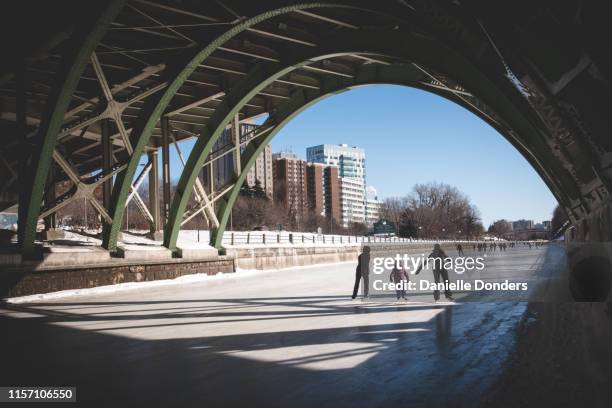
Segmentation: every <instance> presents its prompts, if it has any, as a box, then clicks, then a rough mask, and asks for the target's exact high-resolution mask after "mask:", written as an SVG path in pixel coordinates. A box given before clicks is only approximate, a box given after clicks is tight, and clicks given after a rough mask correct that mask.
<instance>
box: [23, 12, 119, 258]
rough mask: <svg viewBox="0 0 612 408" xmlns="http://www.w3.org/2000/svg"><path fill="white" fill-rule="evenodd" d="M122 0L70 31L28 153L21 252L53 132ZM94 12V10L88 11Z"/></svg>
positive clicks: (32, 226)
mask: <svg viewBox="0 0 612 408" xmlns="http://www.w3.org/2000/svg"><path fill="white" fill-rule="evenodd" d="M125 1H126V0H112V1H109V2H102V3H98V4H103V6H102V7H101V9H100V10H95V11H99V13H98V15H97V16H96V20H95V21H91V20H90V19H83V21H82V23H83V24H82V25H79V27H77V29H76V30H75V32H74V33H73V35H72V40H73V41H74V43H73V44H72V47H70V49H69V51H67V53H66V55H64V56H63V58H62V65H61V67H60V69H59V71H58V73H57V77H56V79H55V81H56V82H55V85H54V88H53V90H52V93H51V95H50V97H49V98H48V102H47V104H46V110H45V113H44V114H43V117H42V120H41V124H40V127H39V131H38V136H37V138H38V139H37V147H36V150H35V152H34V153H33V156H32V164H33V165H34V166H35V168H34V169H33V171H32V174H31V180H32V189H31V193H30V197H29V199H28V202H27V203H19V205H26V207H27V210H26V211H25V212H24V214H25V220H19V221H20V222H23V221H25V224H24V225H23V227H22V229H21V230H22V236H21V237H20V241H21V252H22V253H23V255H25V256H30V255H32V253H33V251H34V240H35V238H36V225H37V223H38V217H39V215H40V209H41V204H42V200H43V194H44V188H45V182H46V180H47V174H48V173H49V168H50V166H51V160H52V154H53V149H54V148H55V145H56V142H57V135H58V134H59V131H60V128H61V126H62V123H63V121H64V114H65V113H66V110H67V109H68V106H69V104H70V100H71V98H72V95H73V93H74V91H75V90H76V88H77V85H78V83H79V80H80V78H81V75H82V74H83V71H84V70H85V68H86V66H87V64H88V63H89V57H90V56H91V54H92V52H94V50H95V49H96V46H97V45H98V43H99V42H100V40H101V39H102V37H103V36H104V33H105V32H106V29H107V27H108V26H109V25H110V24H111V22H112V21H113V20H114V19H115V17H116V16H117V14H118V13H119V11H120V10H121V8H122V7H123V5H124V3H125ZM92 14H95V13H92Z"/></svg>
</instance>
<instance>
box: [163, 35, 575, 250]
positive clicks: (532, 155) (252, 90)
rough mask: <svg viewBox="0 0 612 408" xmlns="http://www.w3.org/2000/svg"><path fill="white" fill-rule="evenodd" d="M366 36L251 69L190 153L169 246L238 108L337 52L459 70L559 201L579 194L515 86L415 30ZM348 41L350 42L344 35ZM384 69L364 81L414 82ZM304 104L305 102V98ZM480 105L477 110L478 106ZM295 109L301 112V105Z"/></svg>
mask: <svg viewBox="0 0 612 408" xmlns="http://www.w3.org/2000/svg"><path fill="white" fill-rule="evenodd" d="M361 34H362V37H361V38H357V36H355V35H352V36H351V37H350V41H351V42H352V43H353V44H354V45H351V46H349V45H348V42H346V43H343V41H342V40H343V39H338V38H336V39H334V40H330V43H328V44H327V53H325V52H322V50H318V52H319V54H316V55H319V56H312V57H310V58H305V57H303V59H302V60H301V62H300V61H299V60H293V61H292V60H291V59H286V60H285V61H284V62H283V63H281V64H276V65H274V64H266V65H264V64H262V65H260V66H258V67H256V68H255V69H253V70H252V72H251V73H250V74H249V75H248V76H247V77H246V78H244V79H243V80H242V82H241V83H240V84H239V85H238V86H237V87H236V88H235V89H234V90H233V92H232V93H231V94H230V96H229V97H228V98H227V100H226V101H225V104H224V106H223V107H222V109H221V110H219V111H218V112H215V117H214V120H213V121H212V122H211V123H212V126H209V127H207V128H206V129H205V130H204V131H203V133H202V136H204V137H201V138H200V139H199V140H198V141H197V143H196V145H195V146H194V148H193V150H192V152H191V154H190V157H189V161H188V165H187V166H186V168H185V171H184V172H183V174H182V175H181V179H180V181H179V185H178V190H177V193H176V195H175V198H174V200H173V204H172V209H171V215H170V218H169V222H168V224H167V225H166V231H165V232H166V233H165V239H164V244H165V245H166V246H167V247H168V248H170V249H175V247H176V240H177V237H178V231H179V229H180V223H181V217H182V214H183V212H184V210H185V208H186V204H187V201H188V199H189V195H190V193H191V189H192V187H193V184H194V181H195V179H196V177H197V174H198V173H199V171H200V168H201V166H202V164H203V163H204V161H205V158H206V157H207V156H208V154H209V153H210V151H211V149H212V146H213V145H214V143H215V142H216V141H217V140H218V138H219V136H220V134H221V132H222V130H223V129H224V128H225V127H226V125H227V124H228V123H229V121H230V120H231V117H232V116H233V114H235V113H236V112H237V111H239V110H240V108H241V107H242V106H244V104H246V103H247V102H248V100H249V99H250V97H251V96H253V95H254V94H256V93H257V92H258V91H259V90H261V89H263V88H264V87H265V86H267V85H268V84H270V83H271V82H272V81H274V80H275V79H278V78H279V77H281V76H282V75H284V74H285V73H287V72H289V71H290V70H292V69H294V68H296V67H300V66H303V65H305V64H308V63H309V62H311V61H314V60H317V59H322V58H323V59H324V58H331V57H333V55H334V53H336V54H342V53H364V54H369V55H385V56H390V57H393V58H396V59H398V60H402V61H411V62H410V63H408V65H410V64H412V67H417V68H418V69H415V70H414V71H415V72H416V73H418V72H419V69H420V68H419V65H414V62H415V61H416V62H417V64H422V65H423V66H424V67H427V69H433V70H434V71H435V72H441V73H443V74H445V75H446V74H449V73H450V74H455V75H454V76H453V80H456V82H457V83H459V84H461V86H463V87H464V88H466V89H468V90H470V91H472V92H474V94H475V95H477V96H478V98H480V99H481V100H482V101H483V102H484V103H485V104H486V105H488V106H491V107H492V108H493V111H494V112H495V113H496V114H498V115H499V117H500V118H503V120H504V121H505V122H506V123H508V125H507V128H508V129H507V131H505V132H502V133H503V134H504V136H505V137H506V138H508V140H510V142H511V143H512V144H513V145H514V146H515V147H517V149H519V151H520V152H521V153H522V154H523V156H524V157H526V159H527V160H528V161H529V162H530V163H531V164H532V166H533V167H534V168H535V169H536V171H537V172H538V173H539V174H540V175H541V176H542V178H543V179H544V181H545V182H546V183H547V185H548V186H549V187H550V189H551V191H552V192H553V194H554V195H555V196H556V197H557V198H558V199H559V200H560V201H562V202H563V201H564V200H563V198H564V197H565V196H566V195H567V196H570V197H576V196H579V191H578V189H577V187H576V186H575V185H574V184H573V183H572V180H571V177H569V175H568V174H565V172H566V170H565V169H564V168H563V167H562V166H561V165H560V164H559V163H557V162H556V161H555V160H554V157H553V156H552V155H551V154H549V152H548V146H547V145H546V144H545V142H544V140H545V137H546V135H545V133H546V131H545V129H543V127H542V126H541V123H540V121H539V119H538V117H536V116H535V115H534V112H533V111H532V110H531V108H530V107H529V105H528V104H527V101H526V100H525V99H524V97H523V96H522V95H520V93H519V92H518V91H517V90H516V89H514V88H506V89H500V86H499V84H498V83H496V82H494V79H491V78H488V77H487V75H486V74H485V73H484V72H482V71H481V70H479V69H478V67H477V65H476V64H474V63H473V62H472V61H469V60H468V59H466V58H465V57H463V56H462V55H460V54H458V53H456V52H454V51H453V50H451V49H449V48H448V47H446V46H445V45H444V44H442V43H440V42H437V41H435V40H432V39H427V38H424V37H422V36H418V35H414V36H412V35H411V34H413V33H411V32H404V31H402V30H399V31H396V32H394V33H393V34H391V38H394V39H395V41H390V38H386V39H387V40H389V41H380V33H377V34H379V35H378V36H373V35H370V34H369V33H367V32H364V33H361ZM373 38H376V40H374V41H372V39H373ZM399 38H401V40H402V41H401V43H402V45H403V47H402V48H398V47H393V48H392V47H390V46H388V45H387V44H398V43H400V42H399V41H398V39H399ZM334 41H335V42H337V45H333V44H331V43H332V42H334ZM345 41H349V40H348V39H345ZM334 47H335V49H334ZM382 70H384V67H383V68H380V67H378V68H377V69H374V70H372V71H369V72H366V73H363V75H364V77H362V78H361V79H360V81H362V83H363V84H366V83H369V82H372V83H376V82H377V81H378V82H380V83H383V82H384V83H398V84H403V85H406V84H407V82H410V81H409V80H408V79H407V78H402V77H401V75H399V74H398V72H395V73H394V75H395V76H393V75H391V76H390V77H389V78H385V79H384V80H383V79H381V78H378V77H377V76H376V75H378V74H379V73H380V72H382ZM403 74H404V75H405V74H406V71H404V72H403ZM368 75H370V76H372V75H373V77H371V78H368ZM368 81H369V82H368ZM358 84H359V82H356V83H353V84H345V86H344V88H347V87H348V86H350V85H353V86H354V85H358ZM336 90H337V91H339V90H341V89H340V88H338V89H336ZM330 92H331V91H330ZM303 103H304V104H306V102H303ZM475 109H476V110H478V109H477V108H475ZM294 110H296V112H297V111H298V110H299V107H298V108H296V109H294ZM480 115H481V116H482V117H485V119H486V116H487V115H486V114H483V112H480ZM288 116H291V117H292V115H291V114H288ZM274 118H275V115H272V116H271V117H270V119H269V121H274V120H276V119H274ZM489 119H490V120H493V119H492V118H491V117H489ZM493 121H495V120H493ZM266 123H267V124H264V126H272V123H275V122H269V123H268V122H266ZM276 124H278V123H276ZM272 132H273V133H272V135H273V134H275V132H274V131H272ZM269 138H270V136H268V137H267V140H269ZM261 149H262V145H260V144H259V143H255V144H252V146H251V147H248V148H247V150H246V151H245V152H244V153H243V155H244V156H245V157H244V160H243V163H242V168H243V170H244V171H243V173H242V174H241V175H240V176H239V177H236V178H235V183H234V186H235V187H234V189H233V190H232V192H231V193H230V195H229V196H228V198H227V199H225V200H223V201H222V202H221V204H220V206H219V213H220V214H221V219H220V222H221V223H222V225H223V226H224V223H226V222H227V208H231V205H233V202H234V201H235V198H236V196H237V189H239V188H240V187H239V186H240V185H241V184H242V182H243V181H244V177H245V176H246V173H245V172H247V171H248V168H249V167H250V165H252V161H253V160H254V158H255V157H256V156H257V154H258V153H259V151H260V150H261ZM566 204H567V202H566ZM222 230H223V228H222V226H221V225H220V227H219V228H218V229H217V230H216V231H213V232H212V234H211V244H213V245H215V246H217V247H220V246H221V236H222Z"/></svg>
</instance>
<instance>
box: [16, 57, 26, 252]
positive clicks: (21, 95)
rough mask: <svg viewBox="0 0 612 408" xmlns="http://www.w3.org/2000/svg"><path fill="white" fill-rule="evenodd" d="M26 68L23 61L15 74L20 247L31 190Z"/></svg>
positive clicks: (18, 236) (18, 233)
mask: <svg viewBox="0 0 612 408" xmlns="http://www.w3.org/2000/svg"><path fill="white" fill-rule="evenodd" d="M25 75H26V66H25V62H24V61H23V60H22V63H21V64H20V66H19V68H18V69H17V71H16V72H15V77H16V80H17V100H16V110H15V114H16V128H17V134H18V135H19V167H18V168H19V172H18V175H17V177H18V179H17V181H18V182H19V206H18V210H17V211H18V213H17V216H18V220H17V239H18V242H19V245H23V240H24V233H25V227H26V219H27V210H28V199H29V189H28V188H27V186H28V183H29V180H28V176H27V175H28V164H27V161H28V157H29V154H28V150H29V146H28V140H27V132H28V128H27V124H26V115H27V112H26V95H25V87H26V78H25Z"/></svg>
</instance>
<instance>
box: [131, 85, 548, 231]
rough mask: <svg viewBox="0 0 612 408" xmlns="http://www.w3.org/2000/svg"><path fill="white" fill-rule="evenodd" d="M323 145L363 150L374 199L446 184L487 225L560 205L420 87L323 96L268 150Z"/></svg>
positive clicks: (460, 115)
mask: <svg viewBox="0 0 612 408" xmlns="http://www.w3.org/2000/svg"><path fill="white" fill-rule="evenodd" d="M322 143H335V144H337V143H347V144H349V145H354V146H359V147H362V148H364V149H365V151H366V172H367V184H368V185H369V186H374V187H375V188H376V190H377V191H378V197H379V199H384V198H386V197H391V196H404V195H406V194H407V193H409V192H410V191H411V190H412V187H413V186H414V184H416V183H426V182H430V181H438V182H444V183H448V184H451V185H453V186H455V187H457V188H458V189H459V190H461V191H462V192H464V193H465V194H467V195H468V196H469V197H470V199H471V201H472V202H473V203H474V204H475V205H476V206H477V207H478V209H479V210H480V212H481V216H482V220H483V224H484V225H485V227H487V226H488V225H489V224H490V223H491V222H493V221H495V220H497V219H501V218H505V219H508V220H517V219H521V218H526V219H532V220H534V221H536V222H540V221H543V220H548V219H550V218H551V214H552V211H553V209H554V207H555V206H556V205H557V202H556V200H555V198H554V197H553V195H552V194H551V192H550V191H549V190H548V187H547V186H546V185H545V184H544V182H543V181H542V180H541V179H540V177H539V176H538V175H537V173H536V172H535V171H534V170H533V169H532V168H531V166H530V165H529V164H528V163H527V161H526V160H525V159H524V158H523V157H522V156H521V155H520V154H519V153H518V152H517V151H516V150H515V148H514V147H513V146H512V145H510V143H508V142H507V141H506V139H504V137H503V136H501V135H500V134H499V133H497V132H496V131H495V130H494V129H492V128H491V127H490V126H489V125H487V124H486V123H484V122H483V121H482V120H480V119H479V118H478V117H476V116H475V115H473V114H472V113H470V112H468V111H467V110H465V109H463V108H461V107H459V106H457V105H455V104H453V103H451V102H449V101H447V100H445V99H443V98H441V97H439V96H436V95H433V94H430V93H427V92H424V91H420V90H417V89H413V88H407V87H401V86H391V85H378V86H368V87H361V88H357V89H354V90H351V91H348V92H344V93H341V94H339V95H335V96H332V97H329V98H327V99H324V100H323V101H321V102H319V103H317V104H315V105H314V106H312V107H310V108H309V109H307V110H306V111H304V112H302V113H301V114H300V115H298V116H297V117H296V118H294V119H293V120H292V121H291V122H290V123H288V124H287V125H286V126H285V127H284V128H283V129H282V130H281V131H280V132H279V134H278V135H277V136H276V137H275V138H274V140H273V141H272V149H273V151H274V152H276V151H280V150H287V149H290V150H292V151H293V152H295V153H296V154H297V155H298V156H299V157H301V158H303V159H305V158H306V148H307V147H308V146H313V145H317V144H322ZM192 146H193V140H189V141H185V142H183V143H181V149H182V150H183V154H184V156H185V158H187V156H188V155H189V151H190V149H191V147H192ZM170 153H171V165H172V169H171V173H172V178H173V179H174V178H176V177H178V175H179V174H180V171H181V169H182V166H180V163H179V160H178V157H177V155H176V153H175V150H174V149H173V148H171V150H170ZM143 160H144V159H143ZM160 161H161V160H160Z"/></svg>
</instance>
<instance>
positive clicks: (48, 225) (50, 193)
mask: <svg viewBox="0 0 612 408" xmlns="http://www.w3.org/2000/svg"><path fill="white" fill-rule="evenodd" d="M54 201H55V166H54V165H51V167H49V175H48V176H47V187H46V189H45V203H52V202H54ZM56 227H57V216H56V214H55V213H53V214H49V215H48V216H47V217H45V231H49V230H53V229H55V228H56Z"/></svg>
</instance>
